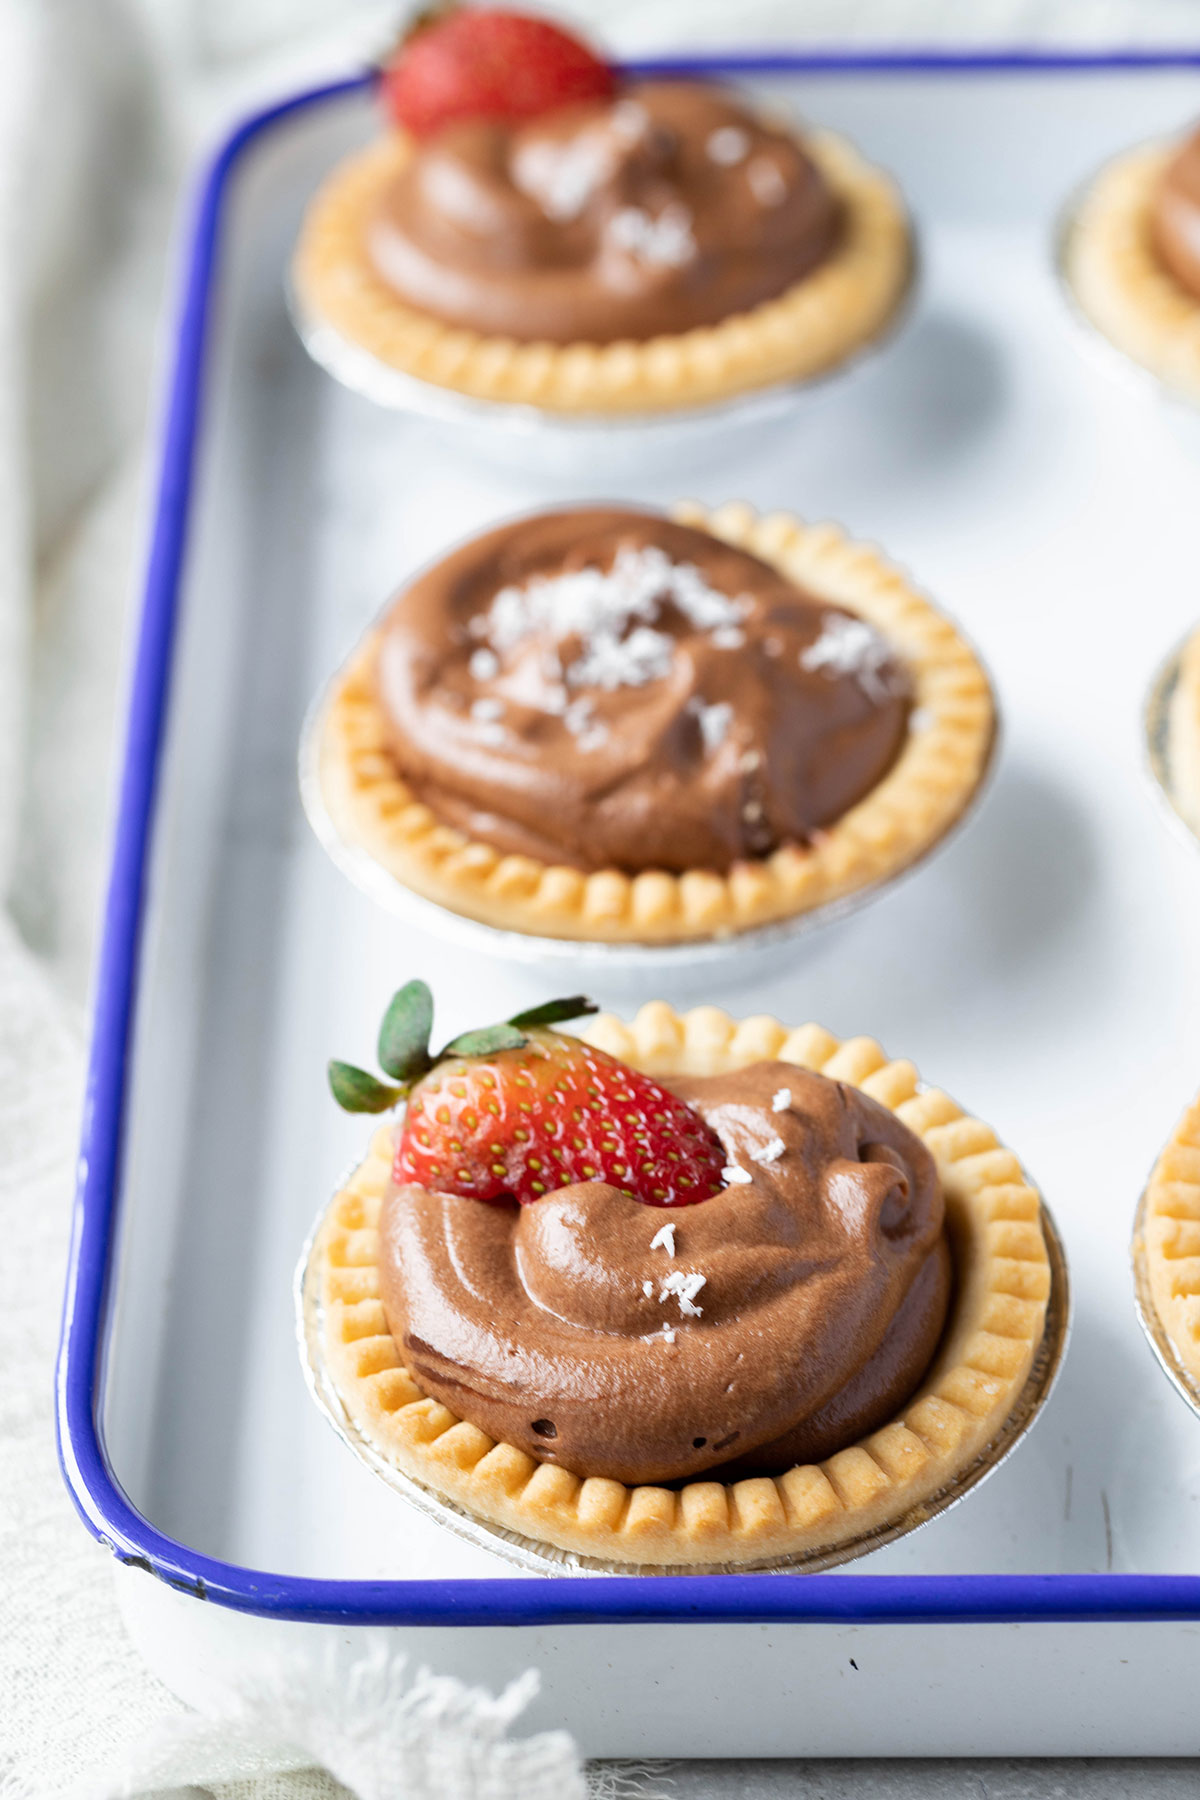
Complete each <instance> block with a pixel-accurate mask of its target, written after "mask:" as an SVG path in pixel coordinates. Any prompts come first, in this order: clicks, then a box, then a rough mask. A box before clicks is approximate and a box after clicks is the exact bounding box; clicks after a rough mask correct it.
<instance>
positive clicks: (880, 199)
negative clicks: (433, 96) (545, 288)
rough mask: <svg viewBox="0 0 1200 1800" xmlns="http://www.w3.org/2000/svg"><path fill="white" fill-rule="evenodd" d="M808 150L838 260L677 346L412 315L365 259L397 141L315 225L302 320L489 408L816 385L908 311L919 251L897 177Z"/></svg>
mask: <svg viewBox="0 0 1200 1800" xmlns="http://www.w3.org/2000/svg"><path fill="white" fill-rule="evenodd" d="M804 144H805V148H806V150H807V151H808V152H809V154H810V155H811V156H812V158H813V160H814V161H815V162H816V163H817V164H818V165H819V166H820V168H821V170H822V172H823V173H824V175H825V177H826V179H827V180H828V181H829V183H830V184H831V186H832V187H833V188H834V189H835V190H836V192H837V193H838V194H839V195H840V196H841V198H842V201H843V203H844V206H845V212H846V220H847V223H846V227H845V230H844V232H843V234H842V238H841V241H840V243H839V246H838V248H837V250H836V251H835V252H834V254H833V255H832V256H830V257H829V258H828V259H827V260H826V261H825V262H824V263H822V264H821V265H820V266H819V267H818V268H817V269H816V270H814V271H813V272H812V273H811V274H810V275H808V276H806V277H805V279H804V280H803V281H800V282H797V283H796V285H795V286H794V287H791V288H789V289H788V290H787V291H786V292H785V293H783V294H781V295H780V296H779V298H778V299H776V300H769V301H767V302H765V303H764V304H763V305H762V306H758V307H755V308H754V309H753V311H751V312H748V313H741V314H739V315H737V316H736V317H734V318H730V319H725V320H722V322H721V323H720V324H719V325H713V326H706V327H704V328H702V329H699V330H695V331H687V332H681V333H679V334H678V335H677V336H672V337H659V338H653V339H650V340H649V341H647V342H645V343H637V342H631V341H626V342H622V343H616V344H609V345H596V344H583V343H580V344H547V343H530V344H520V343H515V342H513V341H512V340H511V339H509V338H494V337H484V336H481V335H480V334H479V333H477V332H473V331H467V330H464V329H461V328H459V327H457V326H450V325H445V324H443V323H442V322H441V321H440V320H438V319H435V318H433V317H432V316H431V315H430V314H429V313H423V312H420V311H418V310H417V309H416V308H415V307H412V306H408V305H406V304H405V303H404V302H403V301H402V300H401V299H400V298H399V296H398V295H397V294H396V293H395V292H394V291H393V290H392V289H391V288H390V287H388V286H387V284H386V283H385V282H384V281H382V280H381V279H380V277H379V276H378V275H377V274H376V273H375V270H374V267H373V265H372V263H371V262H370V260H369V258H368V257H367V255H366V252H365V249H364V244H365V241H366V222H367V220H368V219H369V217H370V216H371V214H372V213H373V211H374V209H375V207H376V204H377V201H378V199H379V196H380V194H381V193H382V192H383V191H384V190H385V189H386V188H387V187H388V186H389V185H390V184H391V183H392V182H393V181H394V180H395V177H396V175H397V174H398V172H399V171H400V170H401V169H402V168H403V166H404V164H405V162H406V161H407V159H408V157H409V156H410V155H411V146H410V144H409V142H408V140H407V139H405V138H404V137H403V136H401V135H399V134H396V133H393V134H392V135H390V136H389V137H387V138H384V139H382V140H380V141H379V142H378V143H375V144H372V145H371V146H370V147H369V148H368V149H366V150H363V151H360V152H359V153H358V154H357V155H355V156H352V157H350V158H348V159H347V160H346V161H345V162H343V163H342V164H340V165H339V167H338V168H336V169H335V170H334V171H333V173H332V174H331V175H330V176H329V177H328V179H327V180H326V181H325V183H324V185H323V186H322V187H321V188H320V189H319V190H318V192H317V194H316V197H315V198H314V199H313V201H312V203H311V205H310V207H309V210H308V213H307V215H306V217H305V221H304V225H303V228H302V230H301V234H300V240H299V243H298V245H297V247H296V254H295V258H294V260H293V264H292V280H293V285H294V289H295V293H296V298H297V300H298V302H299V305H300V307H301V309H302V311H303V313H304V314H305V315H306V316H307V317H309V318H312V319H315V320H319V321H321V322H322V323H325V324H328V325H331V326H332V327H333V328H334V329H335V330H336V331H338V332H340V333H341V335H342V336H343V337H345V338H348V339H349V340H350V341H351V342H352V343H354V344H356V345H358V346H360V347H361V348H362V349H363V350H365V351H367V352H368V353H369V354H370V355H372V356H374V357H377V358H378V359H379V360H380V361H381V362H383V363H386V364H387V365H388V366H389V367H391V368H393V369H398V370H400V371H402V372H403V373H405V374H408V375H413V376H416V377H417V378H418V379H420V380H422V381H428V382H432V383H433V384H434V385H435V386H437V387H445V388H451V389H453V390H454V391H455V392H457V393H460V394H469V395H471V396H473V397H474V398H476V399H480V400H495V401H502V402H505V403H508V404H510V405H512V404H516V405H532V406H538V407H543V408H545V409H546V410H547V411H550V412H560V413H572V414H583V413H601V414H604V413H608V414H613V413H645V412H662V411H670V410H672V409H674V408H677V407H691V406H699V405H704V404H707V403H711V402H714V401H719V400H724V399H728V398H730V397H731V396H733V395H735V394H740V393H744V392H746V391H748V390H750V389H754V388H760V387H766V386H769V385H771V384H772V383H776V382H784V381H796V380H800V379H802V378H804V377H807V376H812V375H816V374H819V373H821V372H823V371H825V370H827V369H831V368H833V367H834V366H835V365H836V364H837V363H840V362H842V361H844V359H845V358H846V357H847V356H849V355H850V354H851V353H852V352H853V351H854V350H857V349H859V348H860V347H861V346H863V345H864V344H866V343H868V342H870V340H871V339H872V338H874V337H876V336H878V335H879V333H880V332H881V331H882V330H883V329H884V327H885V326H886V325H887V324H888V322H889V320H890V319H891V317H892V315H893V314H894V312H895V310H896V308H897V306H898V304H899V303H900V301H901V300H902V299H903V297H904V294H905V292H906V290H907V288H908V284H909V281H910V277H911V266H912V250H911V245H910V242H909V226H908V218H907V215H906V213H905V210H904V206H903V202H902V201H901V199H900V196H899V194H898V193H897V191H896V188H895V186H894V185H893V183H892V182H891V181H890V180H889V178H888V177H887V176H886V175H884V174H883V172H882V171H881V170H879V169H876V168H873V167H872V166H871V164H869V163H867V162H865V161H864V160H863V159H862V157H860V156H859V154H858V152H857V151H856V150H854V149H853V148H852V147H851V146H850V145H849V144H847V143H846V142H845V141H844V140H843V139H841V138H837V137H834V136H833V135H832V134H831V133H828V132H818V133H814V134H813V135H812V136H807V135H806V137H805V139H804Z"/></svg>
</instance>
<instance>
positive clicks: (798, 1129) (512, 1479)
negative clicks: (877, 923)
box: [313, 1003, 1051, 1568]
mask: <svg viewBox="0 0 1200 1800" xmlns="http://www.w3.org/2000/svg"><path fill="white" fill-rule="evenodd" d="M584 1035H585V1036H586V1038H587V1039H588V1040H589V1041H591V1042H595V1043H597V1044H599V1045H600V1047H602V1048H603V1049H605V1050H607V1051H608V1052H609V1053H610V1054H612V1055H614V1056H617V1057H619V1058H620V1059H621V1061H622V1062H624V1063H626V1064H628V1065H630V1066H632V1067H633V1068H640V1069H644V1070H646V1071H648V1072H650V1073H652V1074H654V1075H656V1077H657V1079H658V1080H659V1081H660V1082H662V1083H664V1084H665V1085H666V1086H668V1087H669V1088H671V1089H672V1090H674V1091H675V1092H676V1093H678V1094H679V1095H681V1096H682V1097H683V1098H685V1099H686V1100H687V1101H688V1102H689V1103H690V1104H691V1105H692V1106H694V1107H695V1108H696V1109H697V1110H698V1111H699V1112H700V1113H701V1115H702V1116H703V1117H704V1119H706V1120H707V1123H708V1125H709V1126H710V1127H712V1128H713V1129H715V1130H716V1132H717V1134H718V1136H719V1137H720V1139H721V1142H722V1144H723V1145H724V1148H725V1151H726V1154H727V1156H728V1158H729V1166H728V1168H727V1169H726V1172H725V1180H726V1185H725V1186H724V1188H723V1189H722V1190H721V1191H720V1192H718V1193H716V1194H715V1195H714V1196H713V1197H712V1198H710V1199H705V1200H702V1201H699V1202H696V1203H694V1204H690V1205H683V1206H672V1207H662V1206H654V1205H645V1204H642V1203H640V1202H639V1201H637V1200H635V1199H634V1198H632V1197H631V1196H630V1195H629V1194H627V1193H622V1192H620V1191H619V1190H618V1189H616V1188H613V1187H609V1186H606V1185H605V1184H603V1183H600V1182H583V1183H579V1184H577V1185H574V1186H567V1187H563V1188H560V1189H558V1190H557V1191H552V1192H550V1193H548V1194H546V1195H545V1196H544V1197H543V1198H541V1199H539V1200H537V1202H536V1203H535V1204H533V1205H529V1206H524V1207H521V1208H520V1209H518V1208H516V1207H514V1206H510V1207H505V1206H499V1205H489V1204H483V1203H480V1202H478V1201H474V1200H470V1199H462V1198H460V1197H458V1196H455V1195H450V1194H440V1193H436V1192H432V1191H428V1190H426V1189H423V1188H420V1187H414V1186H412V1185H397V1184H396V1182H395V1181H394V1180H393V1177H392V1158H393V1153H394V1143H395V1132H394V1130H393V1129H390V1128H385V1129H384V1130H383V1131H381V1132H380V1133H379V1134H378V1136H377V1138H376V1140H375V1142H374V1143H373V1145H372V1149H371V1153H370V1156H369V1157H368V1159H367V1161H366V1162H365V1163H364V1164H363V1165H362V1166H361V1167H360V1168H359V1170H358V1171H357V1172H356V1174H355V1175H354V1177H352V1179H351V1181H350V1183H349V1184H348V1185H347V1187H346V1188H345V1189H344V1190H343V1191H342V1193H340V1194H339V1195H338V1196H337V1198H336V1200H335V1201H334V1203H333V1206H332V1208H331V1209H330V1212H329V1214H328V1215H327V1217H326V1220H325V1222H324V1224H323V1225H322V1227H321V1230H320V1232H319V1233H318V1237H317V1240H316V1244H315V1249H314V1264H313V1269H314V1272H315V1276H316V1279H317V1280H318V1282H319V1288H320V1298H321V1305H322V1308H323V1313H322V1324H321V1335H322V1344H323V1353H324V1358H325V1362H326V1366H327V1370H328V1373H329V1375H330V1376H331V1378H332V1381H333V1383H334V1386H335V1388H336V1391H337V1393H338V1395H339V1397H340V1400H341V1403H342V1405H343V1406H344V1407H345V1409H346V1412H347V1414H348V1416H349V1418H350V1420H351V1421H352V1422H353V1424H354V1426H355V1428H356V1430H357V1431H359V1432H360V1433H361V1434H362V1435H363V1436H364V1437H365V1438H366V1439H367V1440H368V1442H369V1443H370V1445H371V1446H372V1449H373V1451H374V1452H375V1453H376V1454H378V1455H379V1456H381V1457H382V1458H383V1459H384V1460H385V1461H386V1462H388V1463H390V1464H392V1465H393V1466H395V1467H397V1468H399V1469H401V1470H403V1471H404V1472H406V1473H407V1474H408V1475H410V1476H413V1477H415V1478H416V1479H417V1480H418V1481H420V1482H421V1483H423V1484H424V1485H425V1486H427V1487H429V1488H431V1489H433V1490H434V1491H435V1492H437V1493H439V1494H440V1495H442V1496H444V1497H446V1498H448V1499H449V1500H451V1501H452V1502H454V1503H455V1504H456V1505H458V1506H460V1507H463V1508H465V1509H467V1510H468V1511H470V1512H471V1513H473V1514H475V1515H476V1516H478V1517H480V1518H482V1519H484V1520H485V1521H487V1522H489V1523H491V1524H494V1525H497V1526H500V1527H501V1528H503V1529H505V1530H508V1531H514V1532H518V1533H520V1534H521V1535H522V1536H523V1537H524V1538H526V1539H532V1540H535V1541H540V1542H542V1543H544V1544H549V1545H553V1546H556V1547H557V1548H558V1549H560V1550H566V1551H571V1552H576V1553H579V1554H583V1555H589V1556H595V1557H599V1558H601V1559H604V1560H606V1561H609V1562H615V1563H622V1564H640V1565H647V1566H652V1565H657V1566H659V1567H680V1568H683V1567H686V1566H688V1565H689V1564H691V1565H696V1564H704V1565H712V1564H732V1565H751V1564H753V1563H756V1562H757V1563H762V1562H765V1561H768V1560H773V1559H779V1558H786V1557H801V1558H802V1557H805V1556H810V1555H813V1554H815V1553H817V1552H819V1551H824V1550H828V1549H830V1548H832V1547H835V1546H839V1545H849V1544H857V1543H858V1542H859V1540H861V1539H866V1538H868V1537H869V1536H870V1534H872V1533H875V1532H879V1531H885V1530H887V1529H888V1528H889V1527H892V1526H895V1525H896V1524H897V1523H898V1522H899V1521H901V1520H904V1519H906V1518H908V1519H910V1520H911V1522H912V1523H917V1522H919V1520H920V1518H921V1517H924V1516H926V1512H925V1510H920V1511H918V1510H916V1509H927V1507H928V1505H929V1504H931V1503H934V1502H935V1499H936V1496H937V1495H938V1494H939V1493H940V1492H941V1491H942V1490H944V1489H945V1488H946V1487H947V1486H948V1485H949V1484H950V1483H952V1482H953V1481H954V1480H955V1479H956V1478H957V1477H959V1476H960V1475H961V1474H962V1472H963V1471H964V1470H966V1469H967V1468H968V1467H969V1466H970V1465H972V1464H973V1463H974V1462H975V1460H976V1459H977V1458H978V1457H979V1456H980V1455H981V1453H983V1452H985V1451H986V1450H987V1448H988V1446H989V1445H991V1444H992V1443H993V1442H994V1441H995V1440H996V1438H997V1436H998V1434H1000V1433H1001V1432H1002V1431H1003V1429H1004V1427H1005V1424H1006V1421H1007V1420H1008V1419H1009V1417H1010V1415H1011V1414H1012V1413H1013V1411H1014V1407H1015V1406H1016V1405H1017V1402H1018V1400H1019V1398H1020V1396H1021V1395H1022V1391H1023V1389H1024V1387H1025V1384H1026V1381H1027V1378H1028V1377H1029V1375H1030V1371H1031V1368H1032V1366H1033V1363H1034V1358H1035V1354H1036V1352H1037V1350H1038V1347H1039V1344H1040V1343H1041V1339H1042V1334H1043V1327H1044V1323H1045V1314H1046V1305H1047V1299H1048V1295H1049V1292H1050V1280H1051V1277H1050V1264H1049V1259H1048V1254H1047V1248H1046V1242H1045V1238H1044V1235H1043V1231H1042V1227H1041V1222H1040V1221H1041V1209H1040V1202H1039V1198H1038V1195H1037V1193H1036V1191H1035V1190H1034V1189H1033V1188H1032V1187H1030V1186H1029V1185H1028V1184H1027V1183H1026V1181H1025V1179H1024V1176H1023V1174H1022V1172H1021V1169H1020V1166H1019V1164H1018V1163H1017V1161H1016V1159H1015V1158H1014V1157H1013V1156H1012V1155H1011V1154H1010V1153H1009V1152H1008V1151H1006V1150H1003V1149H1001V1148H1000V1147H999V1146H998V1145H997V1142H996V1139H995V1136H994V1134H993V1133H992V1132H991V1131H990V1130H989V1129H988V1128H987V1127H986V1126H984V1125H981V1124H980V1123H979V1122H978V1121H976V1120H970V1119H966V1118H964V1117H963V1116H962V1114H961V1113H960V1111H959V1109H958V1108H957V1107H956V1106H954V1104H953V1102H951V1101H949V1100H948V1099H947V1098H946V1096H945V1095H944V1094H941V1093H937V1092H934V1091H919V1089H920V1084H919V1083H918V1080H917V1076H916V1072H915V1070H914V1069H913V1068H912V1065H911V1064H909V1063H904V1062H888V1061H887V1060H886V1058H885V1057H884V1055H883V1053H882V1052H881V1051H880V1049H879V1047H878V1046H877V1045H876V1044H874V1043H872V1042H870V1041H869V1040H867V1039H861V1038H860V1039H854V1040H851V1041H850V1042H848V1043H845V1044H841V1045H839V1044H838V1043H837V1041H836V1040H835V1039H833V1038H831V1037H830V1036H829V1035H828V1033H826V1032H823V1031H821V1030H819V1029H818V1028H817V1027H815V1026H808V1027H805V1028H803V1029H802V1030H799V1031H792V1032H788V1031H786V1030H785V1029H784V1027H782V1026H780V1025H778V1024H776V1023H775V1022H774V1021H773V1020H768V1019H755V1020H747V1021H745V1022H744V1023H742V1024H741V1025H735V1022H734V1021H733V1020H731V1019H730V1018H728V1017H727V1016H726V1015H725V1014H723V1013H719V1012H717V1011H716V1010H715V1009H713V1008H707V1007H706V1008H701V1009H699V1010H698V1011H696V1012H694V1013H692V1014H689V1015H688V1016H687V1017H686V1018H680V1017H679V1016H678V1015H676V1014H675V1013H673V1012H672V1011H671V1009H670V1008H669V1007H667V1006H665V1005H662V1004H661V1003H655V1004H653V1005H650V1006H647V1007H644V1008H643V1009H642V1011H641V1013H640V1014H639V1015H638V1018H637V1019H636V1021H635V1022H634V1023H633V1024H632V1026H628V1027H627V1026H625V1025H622V1024H621V1023H620V1021H618V1020H615V1019H612V1018H603V1019H599V1020H597V1021H595V1023H594V1025H593V1027H592V1028H591V1030H590V1031H588V1032H587V1033H586V1034H584ZM867 1547H869V1545H868V1546H867Z"/></svg>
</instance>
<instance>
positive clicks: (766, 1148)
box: [752, 1137, 785, 1163]
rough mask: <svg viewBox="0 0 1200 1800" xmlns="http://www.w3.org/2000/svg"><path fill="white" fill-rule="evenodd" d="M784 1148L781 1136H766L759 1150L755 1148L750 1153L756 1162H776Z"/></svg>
mask: <svg viewBox="0 0 1200 1800" xmlns="http://www.w3.org/2000/svg"><path fill="white" fill-rule="evenodd" d="M784 1148H785V1146H784V1142H783V1139H782V1138H781V1137H771V1138H768V1139H767V1141H766V1143H765V1144H764V1145H763V1147H762V1149H761V1150H755V1151H754V1152H753V1153H752V1154H753V1158H754V1161H755V1162H756V1163H774V1162H778V1161H779V1159H780V1157H781V1156H782V1155H783V1152H784Z"/></svg>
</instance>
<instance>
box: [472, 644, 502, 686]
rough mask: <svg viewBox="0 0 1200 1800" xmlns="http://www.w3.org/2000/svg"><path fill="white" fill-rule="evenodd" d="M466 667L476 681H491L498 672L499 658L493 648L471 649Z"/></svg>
mask: <svg viewBox="0 0 1200 1800" xmlns="http://www.w3.org/2000/svg"><path fill="white" fill-rule="evenodd" d="M467 667H468V669H469V670H470V671H471V674H472V677H473V678H474V679H475V680H476V681H492V680H494V678H495V677H496V676H497V675H498V674H499V673H500V658H499V657H498V656H497V655H496V652H495V651H494V650H483V649H480V650H472V652H471V660H470V661H469V662H468V664H467Z"/></svg>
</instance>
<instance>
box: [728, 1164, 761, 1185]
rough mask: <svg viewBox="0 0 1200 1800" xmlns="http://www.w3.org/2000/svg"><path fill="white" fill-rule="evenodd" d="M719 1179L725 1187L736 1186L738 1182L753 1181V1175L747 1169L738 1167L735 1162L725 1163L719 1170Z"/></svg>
mask: <svg viewBox="0 0 1200 1800" xmlns="http://www.w3.org/2000/svg"><path fill="white" fill-rule="evenodd" d="M721 1180H722V1181H723V1182H724V1183H725V1186H726V1187H737V1186H738V1185H739V1184H742V1183H745V1182H749V1181H753V1180H754V1177H753V1175H751V1173H750V1171H749V1169H743V1168H740V1167H739V1166H738V1164H737V1163H726V1164H725V1167H724V1168H723V1169H722V1170H721Z"/></svg>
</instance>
